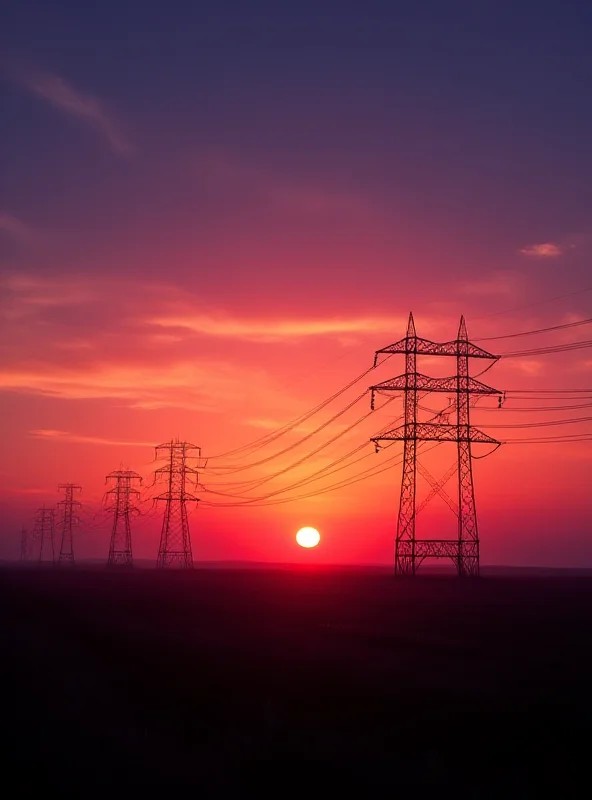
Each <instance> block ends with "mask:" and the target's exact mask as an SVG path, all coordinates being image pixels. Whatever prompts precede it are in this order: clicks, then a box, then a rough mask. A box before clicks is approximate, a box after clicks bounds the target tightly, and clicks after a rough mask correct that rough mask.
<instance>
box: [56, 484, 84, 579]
mask: <svg viewBox="0 0 592 800" xmlns="http://www.w3.org/2000/svg"><path fill="white" fill-rule="evenodd" d="M60 489H63V491H64V499H63V500H60V502H59V503H58V509H59V511H60V517H61V519H60V523H61V530H62V542H61V545H60V557H59V563H60V564H66V565H68V566H72V567H73V566H74V527H75V526H76V525H78V522H79V519H78V517H77V516H75V514H74V508H75V507H79V506H80V505H81V503H79V502H78V500H74V492H80V491H81V490H82V486H78V485H77V484H75V483H60V485H59V486H58V491H59V490H60Z"/></svg>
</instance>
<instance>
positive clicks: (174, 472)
mask: <svg viewBox="0 0 592 800" xmlns="http://www.w3.org/2000/svg"><path fill="white" fill-rule="evenodd" d="M192 451H197V455H192ZM163 453H164V457H166V459H167V464H166V466H164V467H161V468H160V469H157V470H156V471H155V475H156V476H158V475H162V476H165V478H166V481H167V484H168V485H167V490H166V491H165V492H163V493H162V494H160V495H158V496H157V497H155V498H154V499H155V500H156V501H159V500H164V501H165V502H166V506H165V510H164V518H163V521H162V531H161V534H160V545H159V548H158V558H157V561H156V566H157V567H161V568H166V567H174V566H177V567H182V568H184V569H191V568H192V567H193V554H192V552H191V535H190V533H189V521H188V519H187V503H188V502H193V503H197V502H198V498H197V497H195V495H193V494H188V493H187V483H188V480H189V478H191V477H193V478H194V484H195V485H196V486H197V478H198V471H197V468H196V467H192V466H189V465H188V463H187V461H188V459H195V458H199V457H200V456H201V448H199V447H197V446H196V445H194V444H189V442H180V441H178V440H172V441H170V442H166V443H165V444H160V445H158V447H157V448H156V456H157V458H158V457H159V456H160V457H163V456H162V455H161V454H163Z"/></svg>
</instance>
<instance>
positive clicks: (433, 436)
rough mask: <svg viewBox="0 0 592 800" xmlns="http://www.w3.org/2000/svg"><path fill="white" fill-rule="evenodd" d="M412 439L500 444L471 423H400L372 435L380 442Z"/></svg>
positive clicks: (374, 440)
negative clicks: (467, 424) (459, 424)
mask: <svg viewBox="0 0 592 800" xmlns="http://www.w3.org/2000/svg"><path fill="white" fill-rule="evenodd" d="M411 440H423V441H426V442H477V443H480V444H496V445H497V444H499V442H498V440H497V439H493V438H492V437H491V436H489V435H488V434H486V433H483V431H480V430H479V429H478V428H474V427H473V426H472V425H470V426H469V427H468V429H467V427H466V426H462V427H461V428H460V432H459V427H458V425H449V424H444V423H434V422H410V423H408V424H407V425H399V426H398V427H397V428H393V429H392V430H390V431H387V432H386V433H383V434H382V435H381V436H374V437H372V439H371V441H373V442H374V443H375V444H377V443H378V442H393V441H394V442H406V441H411Z"/></svg>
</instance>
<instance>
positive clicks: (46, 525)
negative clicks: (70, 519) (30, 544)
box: [33, 506, 55, 564]
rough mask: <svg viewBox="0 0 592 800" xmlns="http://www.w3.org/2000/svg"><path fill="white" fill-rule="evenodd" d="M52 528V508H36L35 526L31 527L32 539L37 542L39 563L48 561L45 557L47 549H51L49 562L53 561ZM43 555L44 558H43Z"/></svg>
mask: <svg viewBox="0 0 592 800" xmlns="http://www.w3.org/2000/svg"><path fill="white" fill-rule="evenodd" d="M54 530H55V511H54V509H53V508H46V507H45V506H43V508H39V509H37V516H36V519H35V527H34V529H33V539H34V541H35V542H39V563H40V564H41V563H43V561H49V559H48V558H47V551H48V549H51V563H52V564H54V563H55V548H54ZM44 556H45V558H44Z"/></svg>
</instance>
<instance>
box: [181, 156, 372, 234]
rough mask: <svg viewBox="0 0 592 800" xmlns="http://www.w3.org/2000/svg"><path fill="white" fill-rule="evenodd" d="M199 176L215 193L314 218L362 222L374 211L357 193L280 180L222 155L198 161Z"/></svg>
mask: <svg viewBox="0 0 592 800" xmlns="http://www.w3.org/2000/svg"><path fill="white" fill-rule="evenodd" d="M195 165H196V169H197V172H198V174H199V175H200V177H201V178H202V180H204V181H205V182H206V183H208V184H209V185H210V186H212V187H213V188H214V189H218V190H222V191H225V192H228V193H231V194H237V193H239V192H240V194H241V195H249V196H251V197H252V198H255V199H257V200H259V202H263V203H265V204H267V205H269V206H272V207H273V208H281V209H283V210H286V211H291V212H296V213H300V214H305V215H310V216H335V215H337V216H346V217H353V218H355V219H359V218H360V216H361V215H367V214H368V213H369V211H370V209H369V207H368V204H367V202H366V200H365V199H364V198H363V197H361V196H360V195H358V194H355V193H354V192H349V191H346V190H341V189H333V188H329V187H326V186H318V185H311V184H307V183H303V182H302V181H301V180H291V179H289V178H287V177H286V176H279V175H277V174H275V173H273V172H271V171H269V170H267V169H265V168H263V167H261V166H254V165H251V164H248V163H245V162H244V161H241V160H240V159H236V158H234V157H231V156H229V155H228V154H225V153H222V152H219V151H210V152H209V153H205V154H204V155H202V156H200V157H198V158H197V159H196V160H195Z"/></svg>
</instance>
